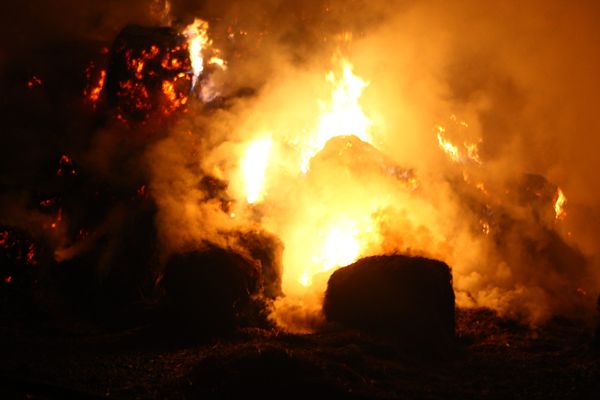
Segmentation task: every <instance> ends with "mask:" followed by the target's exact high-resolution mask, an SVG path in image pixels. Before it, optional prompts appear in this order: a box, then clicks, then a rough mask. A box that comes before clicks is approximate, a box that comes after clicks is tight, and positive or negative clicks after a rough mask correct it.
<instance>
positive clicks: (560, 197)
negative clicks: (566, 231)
mask: <svg viewBox="0 0 600 400" xmlns="http://www.w3.org/2000/svg"><path fill="white" fill-rule="evenodd" d="M566 205H567V197H566V196H565V194H564V193H563V191H562V189H561V188H558V189H557V190H556V201H555V202H554V214H555V216H556V219H557V220H562V219H564V218H565V217H566V216H567V212H566V211H565V206H566Z"/></svg>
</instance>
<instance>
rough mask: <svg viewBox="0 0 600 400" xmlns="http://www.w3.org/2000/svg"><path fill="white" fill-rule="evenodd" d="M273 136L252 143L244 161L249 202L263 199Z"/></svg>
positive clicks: (243, 168) (243, 166)
mask: <svg viewBox="0 0 600 400" xmlns="http://www.w3.org/2000/svg"><path fill="white" fill-rule="evenodd" d="M272 145H273V141H272V140H271V138H265V139H258V140H255V141H254V142H252V143H251V144H250V146H249V147H248V149H247V150H246V155H245V157H244V160H243V161H242V171H243V174H244V185H245V191H246V201H248V203H249V204H253V203H256V202H258V201H260V200H262V198H263V196H264V185H265V172H266V169H267V166H268V162H269V153H270V152H271V147H272Z"/></svg>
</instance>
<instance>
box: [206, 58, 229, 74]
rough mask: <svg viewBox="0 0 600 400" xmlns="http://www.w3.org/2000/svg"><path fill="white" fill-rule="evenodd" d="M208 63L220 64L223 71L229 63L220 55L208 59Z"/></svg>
mask: <svg viewBox="0 0 600 400" xmlns="http://www.w3.org/2000/svg"><path fill="white" fill-rule="evenodd" d="M208 63H209V64H212V65H216V66H218V67H219V68H221V69H222V70H223V71H225V70H226V69H227V64H226V63H225V60H223V59H222V58H220V57H216V56H213V57H211V58H210V60H208Z"/></svg>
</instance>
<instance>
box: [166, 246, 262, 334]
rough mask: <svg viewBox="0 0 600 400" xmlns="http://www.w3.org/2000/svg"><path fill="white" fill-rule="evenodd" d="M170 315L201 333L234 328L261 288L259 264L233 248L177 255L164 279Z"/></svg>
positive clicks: (167, 268)
mask: <svg viewBox="0 0 600 400" xmlns="http://www.w3.org/2000/svg"><path fill="white" fill-rule="evenodd" d="M162 285H163V288H164V289H165V291H166V296H167V304H168V309H169V312H170V315H171V316H172V317H174V318H175V319H176V320H177V322H178V323H181V324H183V325H184V326H185V327H187V328H190V329H192V330H193V331H198V332H212V331H220V330H226V329H230V328H233V327H234V326H236V324H237V323H238V322H239V320H240V318H241V317H242V315H243V313H244V312H245V310H246V308H247V307H249V305H250V304H251V301H252V295H254V294H256V292H257V289H258V267H257V265H256V264H255V263H253V262H252V261H250V260H248V259H246V258H245V257H242V256H240V255H239V254H236V253H234V252H232V251H228V250H224V249H221V248H217V247H209V248H208V249H206V250H203V251H193V252H189V253H184V254H175V255H173V256H171V258H170V259H169V260H168V262H167V265H166V269H165V272H164V275H163V279H162Z"/></svg>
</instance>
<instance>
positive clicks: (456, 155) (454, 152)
mask: <svg viewBox="0 0 600 400" xmlns="http://www.w3.org/2000/svg"><path fill="white" fill-rule="evenodd" d="M437 131H438V133H437V140H438V144H439V145H440V148H441V149H442V150H443V151H444V153H446V155H447V156H448V157H450V159H451V160H452V161H454V162H459V161H460V152H459V150H458V147H457V146H456V145H454V144H452V142H451V141H449V140H448V139H446V138H444V136H443V134H444V132H446V130H445V129H444V127H442V126H438V127H437Z"/></svg>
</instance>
